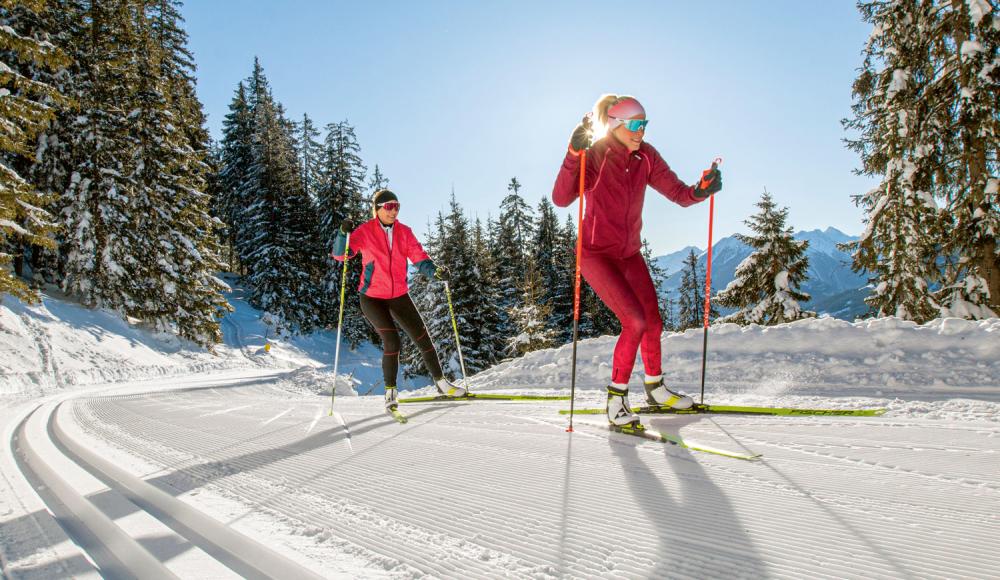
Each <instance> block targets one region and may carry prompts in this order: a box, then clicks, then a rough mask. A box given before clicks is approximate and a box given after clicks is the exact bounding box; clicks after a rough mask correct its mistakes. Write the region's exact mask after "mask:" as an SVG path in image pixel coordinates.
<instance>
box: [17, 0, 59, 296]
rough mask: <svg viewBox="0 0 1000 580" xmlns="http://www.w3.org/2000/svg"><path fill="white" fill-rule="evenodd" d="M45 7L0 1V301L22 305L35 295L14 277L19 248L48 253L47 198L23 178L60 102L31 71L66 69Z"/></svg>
mask: <svg viewBox="0 0 1000 580" xmlns="http://www.w3.org/2000/svg"><path fill="white" fill-rule="evenodd" d="M47 4H48V3H47V2H44V1H42V0H35V1H31V2H23V1H20V2H12V1H11V0H0V118H2V119H3V120H4V126H5V128H4V136H3V139H0V299H2V297H3V295H4V294H11V295H13V296H17V297H19V298H21V299H24V300H27V301H33V300H36V299H37V294H36V293H35V292H34V291H32V290H31V289H30V288H29V286H28V284H26V283H25V282H24V281H23V280H21V279H20V278H19V277H18V276H19V275H20V274H22V273H23V272H22V271H19V270H21V268H20V267H19V264H18V265H16V266H15V268H14V270H15V271H14V272H12V271H10V270H9V269H8V264H10V262H11V261H17V262H18V263H20V260H21V256H22V252H23V251H24V250H23V248H24V247H25V245H33V246H37V247H48V248H52V247H54V246H55V242H54V240H53V238H52V231H53V229H54V224H53V222H52V216H51V215H50V214H49V213H48V212H47V211H46V210H45V209H44V208H45V206H46V205H48V203H49V202H50V196H47V195H45V194H44V193H43V192H41V191H39V188H38V187H37V186H36V185H35V184H34V183H32V182H30V181H29V180H28V179H26V175H27V172H28V171H29V170H30V162H31V158H32V156H33V154H34V153H35V152H36V147H35V143H37V141H36V139H37V137H38V136H39V135H40V134H41V133H42V132H43V131H44V130H45V129H46V128H47V127H48V125H49V123H50V122H51V121H52V120H53V119H54V118H55V113H56V110H55V109H54V106H58V105H60V104H64V103H66V102H67V101H66V98H65V97H64V96H63V95H62V94H61V93H60V92H59V90H58V89H57V88H56V87H54V86H53V85H50V84H48V83H46V82H45V81H46V80H48V79H45V78H44V77H43V78H38V77H40V76H42V75H38V74H36V71H45V72H48V73H50V74H51V73H52V72H53V71H56V70H58V69H60V68H63V67H65V66H67V65H68V64H69V59H68V57H67V55H66V54H64V53H63V52H62V51H60V50H59V49H58V48H56V47H55V46H54V45H53V44H51V43H50V37H51V36H52V33H53V31H51V30H46V29H45V28H44V27H43V26H42V24H43V23H45V21H44V20H43V19H42V18H41V16H42V15H40V14H39V13H41V12H44V11H47V10H49V7H48V6H47Z"/></svg>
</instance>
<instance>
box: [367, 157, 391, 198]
mask: <svg viewBox="0 0 1000 580" xmlns="http://www.w3.org/2000/svg"><path fill="white" fill-rule="evenodd" d="M388 187H389V178H388V177H386V176H385V174H384V173H382V170H381V169H379V166H378V163H376V164H375V169H373V170H372V174H371V177H369V178H368V195H369V196H371V195H373V194H374V193H375V192H376V191H378V190H380V189H387V188H388Z"/></svg>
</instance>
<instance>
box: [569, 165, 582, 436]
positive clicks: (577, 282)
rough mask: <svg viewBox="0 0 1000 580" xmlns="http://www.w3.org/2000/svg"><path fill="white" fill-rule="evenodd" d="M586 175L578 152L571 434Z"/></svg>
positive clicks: (578, 326)
mask: <svg viewBox="0 0 1000 580" xmlns="http://www.w3.org/2000/svg"><path fill="white" fill-rule="evenodd" d="M586 174H587V150H586V149H584V150H583V151H581V152H580V210H579V212H578V214H577V218H576V275H575V279H574V282H573V370H572V373H571V375H570V383H569V384H570V387H569V427H568V428H567V429H566V431H567V432H568V433H572V432H573V410H574V407H575V403H576V342H577V338H578V337H579V332H580V253H581V252H582V251H583V188H584V177H585V176H586Z"/></svg>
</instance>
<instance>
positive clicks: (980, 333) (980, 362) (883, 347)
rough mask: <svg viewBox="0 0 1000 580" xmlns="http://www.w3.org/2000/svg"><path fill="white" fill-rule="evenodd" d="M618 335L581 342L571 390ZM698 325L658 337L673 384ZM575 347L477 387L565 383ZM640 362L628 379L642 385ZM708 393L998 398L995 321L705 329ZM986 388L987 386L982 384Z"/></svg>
mask: <svg viewBox="0 0 1000 580" xmlns="http://www.w3.org/2000/svg"><path fill="white" fill-rule="evenodd" d="M615 340H616V338H615V337H611V336H604V337H600V338H595V339H590V340H584V341H581V342H580V344H579V347H578V349H579V355H578V362H577V365H578V366H577V377H578V378H577V387H578V388H583V389H603V388H604V387H605V385H607V383H608V381H609V379H610V377H611V367H610V361H611V353H612V351H613V349H614V344H615ZM702 343H703V330H702V329H700V328H699V329H690V330H688V331H686V332H682V333H664V335H663V340H662V348H663V370H664V374H665V376H666V378H667V380H668V382H669V383H670V384H673V385H676V386H678V387H682V388H685V389H688V390H691V389H695V390H697V388H699V387H700V381H701V357H702ZM571 355H572V347H571V346H570V345H565V346H563V347H560V348H556V349H550V350H544V351H537V352H533V353H531V354H528V355H527V356H525V357H523V358H520V359H515V360H511V361H507V362H504V363H502V364H500V365H498V366H496V367H494V368H492V369H489V370H487V371H484V372H482V373H480V374H479V375H478V376H476V377H473V378H472V386H473V388H474V389H503V388H518V389H523V388H525V387H549V388H551V387H564V388H565V387H568V386H569V384H570V372H571V369H570V357H571ZM642 374H643V367H642V362H641V359H638V358H637V361H636V366H635V372H634V373H633V375H632V380H631V384H632V385H639V384H641V382H642ZM706 375H707V378H706V392H715V393H734V394H742V393H750V392H759V393H760V392H763V391H765V390H766V391H767V392H768V394H769V395H772V396H773V395H777V394H780V393H788V392H795V391H799V392H805V391H808V392H809V393H810V394H825V395H851V394H857V395H865V396H879V397H881V396H885V395H888V394H890V393H892V394H898V395H902V394H905V395H907V396H912V395H914V394H920V395H925V396H934V397H936V398H952V397H962V396H979V395H984V396H988V397H991V398H995V397H996V388H995V387H996V386H997V384H998V383H1000V319H996V318H993V319H988V320H979V321H969V320H962V319H956V318H946V319H938V320H934V321H931V322H928V323H927V324H924V325H918V324H916V323H913V322H909V321H905V320H900V319H897V318H881V319H873V320H864V321H857V322H846V321H843V320H838V319H835V318H830V317H824V318H816V319H807V320H801V321H797V322H792V323H787V324H781V325H777V326H770V327H762V326H757V325H750V326H746V327H741V326H738V325H736V324H720V325H717V326H714V327H712V328H711V329H710V331H709V337H708V362H707V371H706ZM989 387H993V388H989Z"/></svg>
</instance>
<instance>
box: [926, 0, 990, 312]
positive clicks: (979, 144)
mask: <svg viewBox="0 0 1000 580" xmlns="http://www.w3.org/2000/svg"><path fill="white" fill-rule="evenodd" d="M935 4H936V8H937V11H936V16H937V18H938V23H939V24H938V25H937V26H935V27H934V28H933V29H932V30H931V38H932V43H933V44H932V58H933V59H934V64H935V68H936V70H937V71H938V74H937V76H936V77H935V78H934V79H933V81H932V82H931V86H932V87H933V94H934V96H935V99H934V103H935V104H937V103H940V104H947V105H948V106H947V107H940V108H938V107H935V110H934V118H935V121H936V123H935V124H936V125H938V126H940V127H941V129H942V130H941V131H940V134H939V137H940V138H941V141H939V142H938V146H939V147H940V148H941V149H942V151H943V153H944V155H943V160H944V162H945V166H944V168H943V171H942V178H941V183H940V186H939V188H937V191H936V194H937V195H938V196H939V197H941V198H943V199H944V200H945V203H944V206H945V208H946V209H947V211H948V214H949V219H948V225H947V228H946V230H945V231H944V233H945V238H944V240H943V244H942V248H941V250H942V252H943V254H944V255H945V256H947V257H953V258H955V259H954V260H953V261H952V262H951V263H950V264H949V267H948V268H946V270H945V278H944V284H943V286H942V287H941V288H940V289H939V290H938V291H937V292H936V293H935V296H936V298H937V301H938V303H939V304H940V305H941V307H942V310H941V315H942V316H958V317H962V318H973V319H976V318H986V317H990V316H997V315H998V313H1000V246H998V244H997V237H998V236H1000V193H998V186H1000V179H998V176H1000V171H998V167H997V152H998V150H1000V10H998V7H1000V3H998V2H996V0H967V1H965V2H959V1H957V0H956V1H951V2H945V1H943V0H942V1H940V2H937V3H935Z"/></svg>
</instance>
